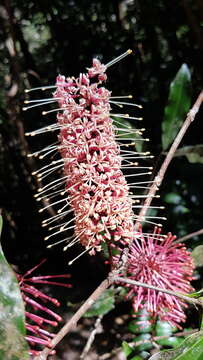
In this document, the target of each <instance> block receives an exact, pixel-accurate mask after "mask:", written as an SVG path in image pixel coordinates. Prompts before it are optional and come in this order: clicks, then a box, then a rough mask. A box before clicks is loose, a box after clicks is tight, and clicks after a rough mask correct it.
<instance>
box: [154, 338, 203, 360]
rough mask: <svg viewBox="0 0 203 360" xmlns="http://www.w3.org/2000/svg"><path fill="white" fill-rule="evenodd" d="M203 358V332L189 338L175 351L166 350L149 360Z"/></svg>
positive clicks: (197, 359)
mask: <svg viewBox="0 0 203 360" xmlns="http://www.w3.org/2000/svg"><path fill="white" fill-rule="evenodd" d="M202 358H203V332H202V331H199V332H197V333H196V334H193V335H190V336H188V337H187V338H186V339H185V340H184V341H183V342H182V344H181V345H180V346H179V347H177V348H176V349H174V350H165V351H162V352H159V353H157V354H155V355H153V356H151V357H150V358H149V360H201V359H202Z"/></svg>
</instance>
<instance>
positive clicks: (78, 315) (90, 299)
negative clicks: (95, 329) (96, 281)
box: [34, 278, 111, 360]
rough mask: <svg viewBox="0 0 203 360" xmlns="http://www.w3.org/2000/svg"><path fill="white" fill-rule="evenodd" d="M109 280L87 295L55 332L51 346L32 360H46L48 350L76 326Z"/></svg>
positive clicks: (108, 283)
mask: <svg viewBox="0 0 203 360" xmlns="http://www.w3.org/2000/svg"><path fill="white" fill-rule="evenodd" d="M110 284H111V281H110V280H109V279H108V278H107V279H105V280H104V281H102V283H101V284H100V285H99V286H98V287H97V288H96V290H95V291H94V292H93V293H92V294H91V295H90V296H89V297H88V299H87V300H86V301H85V302H84V304H83V305H82V306H81V307H80V308H79V309H78V311H76V313H75V314H74V315H73V316H72V318H71V319H70V320H68V322H67V323H66V324H65V325H64V326H63V327H62V329H61V330H60V331H59V332H58V334H56V336H55V337H54V338H53V340H52V341H51V344H52V348H45V349H44V350H43V351H42V352H41V354H40V355H39V356H36V357H35V358H34V360H46V359H47V356H48V355H49V353H50V351H51V350H52V349H54V348H55V346H56V345H57V344H58V343H59V342H60V341H61V340H62V339H63V338H64V336H65V335H66V334H67V333H68V332H69V331H70V330H72V329H73V328H75V327H76V326H77V322H78V320H80V318H81V317H82V316H83V315H84V314H85V313H86V311H87V310H88V309H89V308H90V307H91V306H92V305H93V304H94V302H95V301H96V300H97V299H98V298H99V296H100V295H101V294H102V293H103V292H104V291H105V290H106V289H107V288H108V286H109V285H110Z"/></svg>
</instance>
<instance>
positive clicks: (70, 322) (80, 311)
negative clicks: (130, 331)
mask: <svg viewBox="0 0 203 360" xmlns="http://www.w3.org/2000/svg"><path fill="white" fill-rule="evenodd" d="M202 102H203V91H202V92H201V93H200V94H199V96H198V98H197V100H196V102H195V104H194V105H193V107H192V109H191V110H190V111H189V113H188V115H187V118H186V120H185V122H184V123H183V126H182V128H181V130H180V131H179V133H178V135H177V137H176V138H175V140H174V142H173V144H172V146H171V148H170V150H169V152H168V154H167V156H166V158H165V160H164V162H163V164H162V166H161V168H160V170H159V172H158V175H157V176H156V178H155V181H154V183H153V185H152V187H151V189H150V191H149V193H148V196H149V197H148V198H147V199H146V200H145V203H144V207H143V209H142V210H141V212H140V214H139V217H140V218H143V217H145V215H146V212H147V210H148V207H149V206H150V204H151V201H152V198H153V196H154V195H155V193H156V191H157V187H158V186H160V184H161V183H162V181H163V178H164V175H165V172H166V170H167V168H168V166H169V164H170V162H171V160H172V158H173V156H174V153H175V151H176V149H177V147H178V146H179V144H180V142H181V140H182V138H183V136H184V134H185V132H186V130H187V128H188V127H189V125H190V124H191V122H192V121H193V120H194V118H195V115H196V114H197V112H198V111H199V108H200V105H201V103H202ZM141 221H142V220H138V221H137V222H136V224H135V229H137V228H138V226H139V224H140V222H141ZM116 278H117V281H119V280H118V279H122V281H123V278H119V277H118V276H117V277H116V276H114V273H110V274H109V277H108V278H107V279H105V280H104V281H102V283H101V284H100V285H99V286H98V287H97V289H96V290H95V291H94V292H93V293H92V294H91V295H90V297H89V298H88V299H87V300H86V301H85V303H84V304H83V305H82V306H81V307H80V308H79V309H78V311H77V312H76V313H75V314H74V315H73V317H72V318H71V319H70V320H68V322H67V323H66V324H65V325H64V326H63V327H62V329H61V330H60V331H59V332H58V334H56V336H55V337H54V339H53V340H52V342H51V344H52V347H51V349H49V348H45V349H44V350H43V351H42V352H41V355H39V356H37V357H35V358H34V360H46V359H47V356H48V355H49V353H50V351H51V350H52V349H54V348H55V346H56V345H57V344H58V343H59V342H60V341H61V340H62V339H63V338H64V336H65V335H66V334H67V333H68V332H69V331H70V330H71V329H73V328H74V327H75V326H76V325H77V322H78V320H79V319H80V318H81V317H82V316H83V314H84V313H85V312H86V311H87V310H88V309H89V308H90V307H91V306H92V304H93V303H94V302H95V301H96V300H97V299H98V298H99V296H100V295H101V294H102V293H103V292H104V291H105V290H106V289H107V288H108V287H109V285H111V283H112V281H113V280H114V281H115V280H116ZM126 280H130V279H126ZM131 281H133V280H131ZM123 282H124V281H123ZM135 283H136V285H137V286H142V287H146V288H152V287H151V286H152V285H147V284H143V283H138V282H134V284H135ZM138 284H139V285H138ZM153 289H154V290H157V291H162V292H165V293H168V294H170V295H174V296H177V297H179V298H182V299H183V300H185V301H187V302H190V303H192V304H194V305H195V304H196V305H201V306H203V304H202V302H201V300H198V299H194V298H189V297H187V296H186V295H182V294H178V293H174V292H172V291H170V290H165V289H161V290H160V289H159V288H155V287H153Z"/></svg>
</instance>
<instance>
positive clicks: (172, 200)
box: [164, 192, 182, 205]
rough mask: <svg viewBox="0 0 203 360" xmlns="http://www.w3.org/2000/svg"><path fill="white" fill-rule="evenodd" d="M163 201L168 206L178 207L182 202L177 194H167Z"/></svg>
mask: <svg viewBox="0 0 203 360" xmlns="http://www.w3.org/2000/svg"><path fill="white" fill-rule="evenodd" d="M164 201H165V202H167V203H168V204H175V205H178V204H180V202H181V201H182V197H181V196H180V195H179V194H177V193H172V192H171V193H168V194H166V195H165V196H164Z"/></svg>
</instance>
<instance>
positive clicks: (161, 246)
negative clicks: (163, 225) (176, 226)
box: [114, 228, 194, 328]
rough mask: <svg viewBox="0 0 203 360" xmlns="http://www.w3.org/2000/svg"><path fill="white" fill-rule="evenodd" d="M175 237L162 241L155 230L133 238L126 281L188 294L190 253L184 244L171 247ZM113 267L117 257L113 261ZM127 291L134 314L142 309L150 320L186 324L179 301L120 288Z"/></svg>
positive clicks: (138, 289)
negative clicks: (148, 315) (150, 316)
mask: <svg viewBox="0 0 203 360" xmlns="http://www.w3.org/2000/svg"><path fill="white" fill-rule="evenodd" d="M175 238H176V237H175V236H173V235H171V233H169V234H168V235H167V236H166V237H165V238H164V237H163V236H161V235H160V230H159V229H157V228H155V229H154V233H153V234H149V235H147V236H144V235H143V234H142V231H140V232H139V233H138V234H137V238H136V239H135V240H134V242H133V244H132V246H131V248H130V253H129V259H128V277H129V278H130V279H132V280H135V281H138V282H142V283H145V284H148V285H153V286H156V287H158V288H161V289H165V290H172V291H174V292H179V293H189V292H191V291H192V290H193V288H192V286H191V285H190V281H191V280H192V273H193V269H194V265H193V261H192V258H191V255H190V253H189V252H188V251H187V250H186V248H185V246H184V244H181V243H179V244H178V243H174V240H175ZM114 261H115V263H117V261H118V257H115V259H114ZM123 285H124V286H127V288H128V289H129V292H128V295H127V296H128V298H131V299H132V304H133V308H134V311H135V312H137V311H138V310H139V309H143V308H145V309H146V310H147V311H148V312H150V313H151V314H152V316H154V317H157V316H158V317H159V318H160V319H162V320H165V321H169V322H170V323H171V324H172V325H175V326H177V327H179V328H180V325H179V323H180V322H184V321H185V320H186V316H185V314H184V311H183V308H185V307H187V305H186V304H185V302H183V301H182V300H181V299H180V298H177V297H175V296H173V295H169V294H166V293H163V292H158V291H157V290H156V291H155V290H152V289H149V288H144V287H141V286H135V285H131V284H123Z"/></svg>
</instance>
